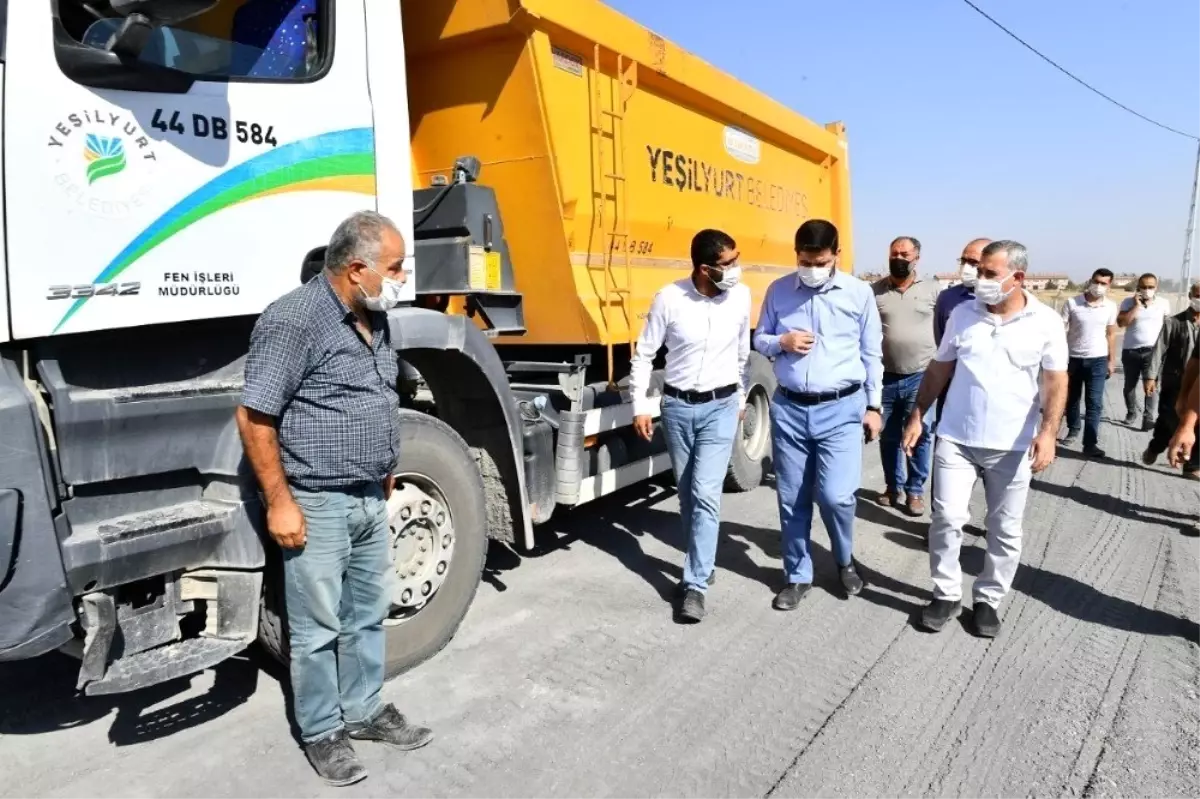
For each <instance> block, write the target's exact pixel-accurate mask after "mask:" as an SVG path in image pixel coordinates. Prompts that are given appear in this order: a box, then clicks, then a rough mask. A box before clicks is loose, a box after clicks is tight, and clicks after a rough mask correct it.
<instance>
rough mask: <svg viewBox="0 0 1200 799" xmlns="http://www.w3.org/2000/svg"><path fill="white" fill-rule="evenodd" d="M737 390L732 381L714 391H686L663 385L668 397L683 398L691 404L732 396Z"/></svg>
mask: <svg viewBox="0 0 1200 799" xmlns="http://www.w3.org/2000/svg"><path fill="white" fill-rule="evenodd" d="M736 391H737V384H736V383H730V384H729V385H727V386H721V387H720V388H714V389H713V390H712V391H684V390H682V389H678V388H675V386H671V385H664V386H663V393H664V394H666V395H667V396H668V397H674V398H675V399H678V400H683V401H684V402H686V403H688V404H689V405H700V404H702V403H705V402H712V401H713V400H719V399H725V398H726V397H732V396H733V395H734V393H735V392H736Z"/></svg>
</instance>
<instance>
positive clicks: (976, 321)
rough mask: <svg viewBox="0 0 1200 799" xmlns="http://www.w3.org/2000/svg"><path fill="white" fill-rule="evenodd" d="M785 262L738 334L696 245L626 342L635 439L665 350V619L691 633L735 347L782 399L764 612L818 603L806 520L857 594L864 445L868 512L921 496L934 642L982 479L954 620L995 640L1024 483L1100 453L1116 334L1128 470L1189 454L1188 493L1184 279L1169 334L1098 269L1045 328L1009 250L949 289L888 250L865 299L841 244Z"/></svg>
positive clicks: (1198, 322) (649, 427) (740, 314)
mask: <svg viewBox="0 0 1200 799" xmlns="http://www.w3.org/2000/svg"><path fill="white" fill-rule="evenodd" d="M795 251H796V274H794V275H788V276H786V277H782V278H780V279H778V280H776V281H775V282H774V283H773V284H772V285H771V286H770V287H769V288H768V290H767V293H766V297H765V298H764V300H763V303H762V308H761V311H760V313H759V318H758V324H757V325H756V326H755V327H754V329H753V334H751V325H750V307H751V302H750V294H749V291H748V290H747V289H746V288H745V286H743V285H741V282H740V280H741V267H740V266H739V265H738V258H739V252H738V249H737V244H736V242H735V241H734V240H733V239H732V237H730V236H729V235H728V234H726V233H724V232H722V231H719V230H704V231H701V232H700V233H698V234H697V235H696V236H695V238H694V240H693V242H692V262H693V271H692V274H691V275H689V276H688V277H685V278H682V279H680V280H678V281H675V282H674V283H672V284H670V285H668V286H666V287H665V288H663V289H662V290H661V291H660V292H659V293H658V295H657V296H656V297H655V299H654V302H653V304H652V305H651V309H650V313H649V316H648V318H647V321H646V325H645V327H644V329H643V331H642V334H641V337H640V338H639V340H638V343H637V350H636V354H635V356H634V361H633V368H632V372H631V375H630V381H629V388H630V393H631V395H632V396H633V401H634V403H635V410H634V412H635V414H636V416H635V426H636V428H637V430H638V432H639V433H640V434H641V435H642V436H643V437H645V438H646V439H648V440H649V439H650V438H651V437H652V436H653V397H651V396H650V393H649V392H650V375H651V367H652V363H653V360H654V358H655V356H656V354H657V353H658V352H659V350H660V348H661V347H663V346H665V347H666V349H667V356H666V383H665V386H664V387H663V391H662V394H663V396H662V399H661V417H662V422H663V425H664V427H665V432H666V441H667V446H668V451H669V454H670V457H671V464H672V468H673V471H674V473H675V478H676V481H677V483H678V485H679V494H680V507H681V514H680V516H681V522H682V525H683V530H684V534H685V537H686V540H687V554H686V556H685V561H684V569H683V580H682V582H681V584H680V586H679V596H678V604H677V606H676V614H677V618H678V619H679V620H680V621H682V622H686V623H696V622H699V621H701V620H702V619H703V618H704V615H705V597H706V594H707V592H708V589H709V587H710V586H711V585H712V584H713V581H714V575H715V556H716V549H717V539H718V531H719V527H720V502H721V486H722V479H723V477H724V474H725V469H726V466H727V464H728V463H729V458H730V453H731V450H732V447H733V443H734V439H735V436H736V434H737V419H738V415H739V409H741V408H744V406H745V402H746V394H747V391H748V385H747V374H748V371H747V361H748V358H749V354H750V350H751V348H753V349H754V350H756V351H757V352H759V353H761V354H762V355H763V356H766V357H767V358H769V359H770V360H771V361H772V362H773V364H774V371H775V377H776V380H777V383H778V387H777V389H776V391H775V394H774V396H773V397H772V400H771V431H772V443H773V456H774V469H775V476H776V482H775V485H776V493H777V497H778V504H779V520H780V528H781V536H782V541H783V579H782V580H781V588H780V589H779V591H778V593H777V594H776V596H775V599H774V606H775V607H776V608H777V609H779V610H793V609H795V608H796V607H797V606H798V605H799V604H800V601H801V600H802V599H803V597H804V596H805V594H806V593H807V592H808V591H809V590H810V589H811V587H812V581H813V567H812V559H811V556H810V554H809V542H810V535H811V529H812V520H813V505H814V504H815V505H816V507H817V510H818V511H819V512H820V514H821V519H822V521H823V522H824V524H825V528H826V531H827V532H828V534H829V539H830V544H831V548H832V551H833V556H834V560H835V561H836V563H837V567H838V572H839V574H838V577H839V580H840V583H841V586H842V588H843V590H844V591H845V593H846V594H847V595H848V596H853V595H855V594H858V593H859V592H860V591H862V589H863V578H862V575H861V574H860V573H859V569H858V568H857V566H856V564H855V561H854V518H855V507H856V503H857V493H856V492H857V491H858V488H859V483H860V480H861V466H862V442H861V441H860V436H861V437H863V438H865V439H866V441H868V442H869V441H872V440H874V439H878V440H879V444H880V455H881V460H882V464H883V473H884V481H885V485H883V486H882V487H881V490H880V491H879V492H878V495H877V496H876V501H877V502H878V503H879V504H880V505H883V506H890V507H895V508H897V509H902V510H903V511H904V512H905V513H907V514H908V515H910V516H914V517H920V516H922V515H923V514H924V512H925V495H926V483H929V484H930V486H931V491H930V493H932V496H933V507H932V518H931V522H930V526H929V542H928V545H929V557H930V572H931V581H932V583H933V589H934V599H933V601H932V602H931V603H930V604H929V605H928V606H927V607H926V608H924V610H923V612H922V617H921V622H922V624H923V626H924V627H925V628H927V629H928V630H931V631H937V630H940V629H941V628H942V627H944V626H945V624H946V623H947V622H948V621H949V620H950V619H951V618H954V617H955V616H957V615H958V613H959V612H960V609H961V606H962V571H961V568H960V566H959V552H960V549H961V546H962V535H963V527H964V526H965V525H966V524H967V522H968V521H969V520H970V510H969V507H968V505H969V501H970V496H971V492H972V490H973V488H974V486H975V483H976V481H977V480H979V479H982V481H983V486H984V494H985V496H986V500H987V514H986V522H985V525H986V528H987V550H986V554H985V558H984V569H983V572H982V573H981V574H980V576H979V579H977V580H976V581H975V585H974V596H973V609H972V610H973V612H972V614H971V617H970V620H971V624H972V625H973V627H974V630H975V632H976V633H978V634H979V635H981V636H984V637H993V636H995V635H997V634H998V633H999V631H1000V627H1001V623H1000V617H999V613H998V609H999V607H1000V604H1001V602H1002V600H1003V599H1004V597H1005V595H1006V594H1007V593H1008V591H1009V589H1010V588H1011V586H1012V581H1013V578H1014V576H1015V575H1016V571H1017V566H1018V564H1019V560H1020V553H1021V539H1022V517H1023V515H1024V509H1025V504H1026V501H1027V499H1028V494H1029V487H1030V481H1031V478H1032V475H1034V474H1036V473H1038V472H1040V471H1042V470H1044V469H1045V468H1047V467H1048V466H1049V465H1050V463H1051V462H1052V461H1053V460H1054V458H1055V454H1056V451H1057V448H1058V447H1059V446H1070V445H1073V444H1075V443H1076V442H1077V441H1078V439H1079V435H1080V432H1081V428H1082V433H1083V448H1082V452H1083V456H1084V457H1085V458H1096V459H1098V458H1103V457H1105V455H1104V452H1103V450H1101V449H1100V447H1099V445H1098V441H1099V429H1100V423H1101V413H1102V409H1103V400H1104V386H1105V381H1106V380H1107V379H1108V378H1110V377H1111V376H1112V375H1113V374H1114V372H1115V371H1116V369H1117V365H1118V350H1117V338H1118V330H1119V329H1120V328H1124V329H1125V336H1124V341H1123V354H1122V355H1121V357H1120V363H1121V364H1122V367H1123V370H1124V372H1125V401H1126V406H1127V407H1126V412H1127V414H1126V420H1125V421H1126V423H1127V424H1129V425H1132V426H1135V427H1136V428H1138V429H1139V430H1146V431H1154V435H1153V436H1152V438H1151V440H1150V443H1149V445H1148V447H1147V449H1146V451H1145V453H1144V455H1143V460H1144V461H1145V462H1146V463H1147V464H1150V463H1153V462H1154V460H1155V459H1156V458H1157V457H1158V456H1159V455H1161V454H1162V452H1163V451H1165V450H1168V449H1170V450H1171V458H1172V463H1174V462H1175V460H1177V459H1178V456H1179V453H1182V452H1183V450H1184V449H1185V448H1186V449H1188V451H1189V452H1190V456H1189V457H1190V459H1188V461H1187V463H1186V464H1185V465H1184V466H1183V474H1184V476H1185V477H1191V478H1195V477H1196V476H1197V470H1196V457H1197V453H1196V452H1195V451H1194V450H1195V448H1194V447H1193V446H1192V445H1191V444H1188V443H1187V438H1188V436H1190V437H1191V439H1192V440H1193V441H1194V437H1195V424H1196V421H1195V418H1194V417H1186V418H1185V407H1186V395H1187V392H1188V390H1189V389H1190V387H1191V386H1192V383H1193V382H1194V381H1195V371H1196V370H1195V368H1194V366H1192V367H1188V364H1189V363H1192V364H1194V362H1195V357H1194V356H1195V352H1196V349H1197V347H1196V337H1197V331H1198V330H1200V284H1197V285H1194V286H1192V287H1191V291H1190V293H1189V306H1188V308H1187V309H1185V310H1184V311H1182V312H1181V313H1179V314H1177V315H1175V316H1174V317H1169V318H1168V315H1169V313H1170V307H1169V304H1168V303H1167V302H1166V301H1165V300H1164V299H1162V298H1159V297H1157V296H1156V292H1157V288H1158V281H1157V278H1156V277H1155V276H1154V275H1151V274H1146V275H1143V276H1142V277H1141V278H1140V279H1139V281H1138V285H1137V292H1136V294H1135V295H1134V296H1133V297H1130V298H1129V299H1127V300H1125V301H1124V302H1123V303H1122V304H1121V306H1120V308H1118V307H1117V305H1116V304H1115V303H1114V302H1112V301H1111V300H1109V299H1107V297H1106V295H1107V293H1108V289H1109V287H1110V286H1111V284H1112V279H1113V274H1112V272H1111V271H1109V270H1108V269H1098V270H1096V272H1095V273H1094V274H1093V275H1092V277H1091V279H1090V280H1089V281H1088V285H1087V288H1086V290H1085V291H1084V292H1082V293H1081V294H1079V295H1078V296H1075V297H1072V298H1071V299H1069V300H1068V301H1067V302H1066V303H1065V304H1064V305H1063V306H1062V308H1061V309H1060V310H1057V311H1056V310H1055V309H1054V308H1052V307H1050V306H1048V305H1046V304H1044V303H1043V302H1041V301H1040V300H1039V299H1038V298H1037V297H1036V296H1034V295H1033V294H1032V293H1030V292H1029V291H1027V290H1026V289H1025V285H1024V284H1025V274H1026V270H1027V268H1028V253H1027V252H1026V249H1025V247H1024V246H1022V245H1021V244H1020V243H1018V242H1015V241H991V240H989V239H986V238H979V239H973V240H972V241H970V242H968V243H967V245H966V247H964V249H963V251H962V255H961V256H960V258H959V261H958V265H959V274H960V278H961V281H960V282H959V283H957V284H956V285H954V286H952V287H950V288H948V289H947V290H945V291H942V290H941V289H940V286H939V284H938V282H937V281H936V280H935V279H933V278H932V277H925V276H923V275H922V274H921V271H920V268H919V266H920V260H921V243H920V241H919V240H917V239H916V238H915V237H913V236H901V237H899V238H897V239H895V240H894V241H893V242H892V243H891V245H890V248H889V252H888V275H887V276H886V277H884V278H882V279H880V280H879V281H877V282H875V283H873V284H867V283H864V282H863V281H861V280H858V279H857V278H855V277H853V276H852V275H850V274H848V273H846V272H843V271H841V270H840V269H839V268H838V260H839V257H840V252H841V250H840V246H839V241H838V231H837V228H836V227H835V226H834V225H833V224H832V223H830V222H828V221H825V220H810V221H808V222H805V223H804V224H803V225H801V227H800V228H799V229H798V230H797V231H796V236H795ZM1168 322H1169V323H1170V324H1168ZM1189 359H1191V360H1189ZM1164 394H1167V395H1168V396H1167V397H1165V398H1164V397H1162V395H1164ZM1143 397H1144V399H1143ZM1177 399H1178V402H1176V400H1177ZM1162 400H1165V401H1166V408H1164V409H1163V410H1161V411H1160V408H1162V407H1163V402H1162ZM1081 405H1082V411H1081ZM1064 415H1065V417H1066V427H1067V430H1066V434H1065V436H1063V438H1062V439H1061V440H1059V431H1060V427H1061V425H1062V421H1063V417H1064ZM1189 419H1190V421H1188V420H1189ZM1184 428H1186V430H1185V429H1184ZM1177 434H1178V435H1177Z"/></svg>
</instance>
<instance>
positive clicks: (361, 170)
mask: <svg viewBox="0 0 1200 799" xmlns="http://www.w3.org/2000/svg"><path fill="white" fill-rule="evenodd" d="M114 5H115V6H117V8H125V9H127V8H128V7H129V6H130V5H131V4H129V3H125V4H118V3H109V2H105V0H57V1H56V2H48V0H40V1H39V2H33V1H32V0H30V1H29V2H22V3H17V4H14V5H13V6H11V7H10V8H9V16H10V17H11V19H10V20H9V22H10V25H9V27H10V29H12V30H20V31H21V32H22V33H21V36H20V37H12V38H10V40H9V42H8V48H7V59H6V61H7V63H6V65H5V66H6V73H5V75H4V80H5V98H4V103H5V108H4V111H5V117H6V119H8V120H9V121H10V122H11V121H12V120H14V119H19V120H21V124H20V125H12V124H9V125H7V126H5V130H4V154H5V161H6V163H5V167H6V169H5V174H4V186H5V194H6V197H7V201H8V214H7V222H8V224H7V229H8V264H9V269H8V277H9V281H8V283H9V285H8V289H9V305H10V307H11V308H12V320H11V325H12V336H13V338H15V339H23V338H31V337H38V336H45V335H51V334H55V333H75V332H82V331H93V330H101V329H106V328H114V327H128V326H132V325H145V324H153V323H160V322H178V321H183V320H189V319H203V318H214V317H227V316H238V315H247V314H255V313H258V312H259V311H261V310H262V308H263V307H264V306H265V305H267V304H268V303H269V302H270V301H272V300H274V299H275V298H276V297H278V296H279V295H280V294H282V293H284V292H285V291H287V290H289V289H291V288H293V287H294V286H296V285H297V284H298V273H299V270H300V265H301V263H302V261H303V258H304V255H305V253H307V252H308V251H309V250H311V249H312V248H313V247H315V246H319V245H321V244H324V243H325V242H326V241H327V240H328V237H329V234H330V232H331V231H332V229H333V227H334V226H335V225H336V223H337V222H338V221H339V220H340V219H342V218H343V217H344V216H346V215H347V214H349V213H350V212H352V211H354V210H357V209H360V208H374V207H376V204H377V203H376V180H375V171H376V165H375V131H374V127H373V122H372V108H371V96H370V92H369V89H368V83H367V52H366V49H367V48H366V45H367V35H366V25H365V13H366V12H365V8H364V0H340V1H339V2H337V3H334V2H333V1H332V0H215V1H214V2H212V3H211V4H207V7H206V4H205V3H203V2H196V0H189V2H182V0H157V1H156V0H148V1H147V2H142V3H141V4H140V5H137V6H136V7H137V8H140V9H142V10H143V11H145V12H146V15H147V18H149V23H150V24H147V23H146V18H143V19H141V20H139V19H137V18H135V16H134V15H130V16H128V17H125V16H122V15H121V14H119V13H118V12H117V11H115V10H113V7H112V6H114ZM188 7H190V8H191V9H192V10H193V11H195V10H196V9H201V10H200V11H199V13H195V14H194V15H193V16H188V17H184V18H179V17H180V16H181V15H183V14H186V13H187V11H186V10H185V9H187V8H188ZM397 22H398V21H397ZM335 30H336V33H337V37H336V42H335V39H334V31H335ZM396 35H397V37H399V31H397V32H396ZM118 54H119V57H118ZM400 79H401V80H402V78H400ZM402 146H403V145H402ZM405 149H406V148H405ZM410 185H411V184H410ZM408 207H409V208H411V200H410V204H409V206H408ZM393 213H394V210H393Z"/></svg>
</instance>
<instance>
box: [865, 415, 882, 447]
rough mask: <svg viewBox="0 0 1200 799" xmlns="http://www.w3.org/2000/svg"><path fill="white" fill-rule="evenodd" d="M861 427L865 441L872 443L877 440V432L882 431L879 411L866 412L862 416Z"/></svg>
mask: <svg viewBox="0 0 1200 799" xmlns="http://www.w3.org/2000/svg"><path fill="white" fill-rule="evenodd" d="M862 426H863V433H865V434H866V438H867V441H874V440H875V439H877V438H879V431H880V430H882V429H883V417H882V416H880V415H879V411H872V410H868V411H867V412H866V413H864V414H863V418H862Z"/></svg>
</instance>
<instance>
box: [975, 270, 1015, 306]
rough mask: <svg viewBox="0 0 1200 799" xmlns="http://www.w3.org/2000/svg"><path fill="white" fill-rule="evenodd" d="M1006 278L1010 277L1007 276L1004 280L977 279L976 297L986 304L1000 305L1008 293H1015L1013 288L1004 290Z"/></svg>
mask: <svg viewBox="0 0 1200 799" xmlns="http://www.w3.org/2000/svg"><path fill="white" fill-rule="evenodd" d="M1010 277H1011V276H1010ZM1005 280H1008V278H1007V277H1006V278H1004V280H988V279H987V278H982V277H981V278H979V279H978V280H976V281H975V299H976V300H978V301H979V302H981V303H983V304H984V305H999V304H1000V303H1002V302H1004V300H1005V299H1006V298H1007V297H1008V295H1009V294H1012V293H1013V290H1012V289H1009V290H1008V291H1005V290H1004V281H1005ZM1014 288H1015V287H1014Z"/></svg>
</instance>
